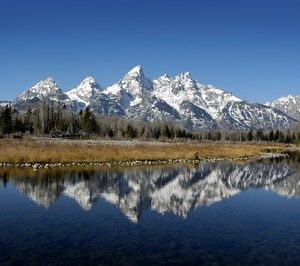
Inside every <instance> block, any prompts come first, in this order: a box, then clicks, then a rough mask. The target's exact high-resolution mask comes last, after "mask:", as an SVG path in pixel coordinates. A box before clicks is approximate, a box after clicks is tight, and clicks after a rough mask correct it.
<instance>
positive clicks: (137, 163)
mask: <svg viewBox="0 0 300 266" xmlns="http://www.w3.org/2000/svg"><path fill="white" fill-rule="evenodd" d="M287 157H289V155H288V154H287V153H262V154H259V155H255V156H243V157H235V158H209V159H208V158H204V157H203V158H198V159H193V160H190V159H169V160H135V161H108V162H70V163H59V162H58V163H39V162H35V163H7V162H2V163H0V168H2V169H5V168H25V169H30V168H32V169H33V170H34V171H37V170H39V169H49V168H65V167H115V166H122V167H130V166H149V165H167V164H178V163H192V164H198V163H200V162H220V161H247V160H260V159H275V158H287Z"/></svg>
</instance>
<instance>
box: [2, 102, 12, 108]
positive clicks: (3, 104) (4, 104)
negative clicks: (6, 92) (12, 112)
mask: <svg viewBox="0 0 300 266" xmlns="http://www.w3.org/2000/svg"><path fill="white" fill-rule="evenodd" d="M10 104H11V101H0V107H5V106H8V105H10Z"/></svg>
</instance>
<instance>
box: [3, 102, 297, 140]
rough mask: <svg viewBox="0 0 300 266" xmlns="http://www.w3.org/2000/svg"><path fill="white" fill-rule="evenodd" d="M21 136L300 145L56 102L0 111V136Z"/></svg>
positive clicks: (288, 136) (277, 133)
mask: <svg viewBox="0 0 300 266" xmlns="http://www.w3.org/2000/svg"><path fill="white" fill-rule="evenodd" d="M24 133H27V134H32V135H47V136H52V137H71V138H72V137H74V138H75V137H88V136H90V135H97V136H99V137H102V138H111V139H154V140H173V139H191V140H199V141H205V140H210V141H241V142H243V141H248V142H251V141H270V142H279V143H299V142H300V131H299V130H286V131H281V130H268V131H267V130H263V129H259V130H249V131H245V130H244V131H215V130H214V131H188V130H186V129H184V128H182V127H180V126H178V125H176V124H174V123H172V122H164V121H155V122H142V121H133V120H127V119H123V118H118V117H105V116H101V115H98V114H94V113H93V112H92V111H91V109H90V108H89V107H87V108H85V109H84V110H81V111H80V112H75V111H71V110H69V109H68V108H67V106H65V105H63V104H60V103H55V102H51V103H45V102H43V103H41V104H40V106H39V107H38V108H37V109H28V110H27V111H21V112H18V111H17V110H16V109H13V108H12V107H10V106H6V107H3V108H1V109H0V136H4V135H10V134H24Z"/></svg>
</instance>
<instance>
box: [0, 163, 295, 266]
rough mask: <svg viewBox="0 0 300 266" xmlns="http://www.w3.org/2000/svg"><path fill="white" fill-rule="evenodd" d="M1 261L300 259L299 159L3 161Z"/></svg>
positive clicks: (128, 262)
mask: <svg viewBox="0 0 300 266" xmlns="http://www.w3.org/2000/svg"><path fill="white" fill-rule="evenodd" d="M0 182H1V185H0V239H1V241H0V264H1V265H34V264H37V265H82V264H84V265H95V264H97V265H141V264H143V265H181V264H185V265H201V264H202V265H203V264H204V265H253V264H255V265H270V264H272V265H297V264H298V265H299V264H300V200H299V198H298V197H299V196H300V167H299V159H297V158H295V159H273V160H261V161H252V162H214V163H208V162H202V163H200V164H198V165H179V164H178V165H168V166H156V167H148V168H147V167H133V168H98V169H92V168H90V169H89V168H86V169H80V168H77V169H48V170H39V171H33V170H31V169H30V170H21V169H15V170H13V169H10V170H7V169H6V170H5V169H0Z"/></svg>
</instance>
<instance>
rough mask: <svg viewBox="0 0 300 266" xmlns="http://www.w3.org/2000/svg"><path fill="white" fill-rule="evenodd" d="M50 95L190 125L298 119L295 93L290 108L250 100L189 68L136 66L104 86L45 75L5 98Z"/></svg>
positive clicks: (30, 101)
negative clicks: (64, 86)
mask: <svg viewBox="0 0 300 266" xmlns="http://www.w3.org/2000/svg"><path fill="white" fill-rule="evenodd" d="M51 101H54V102H60V103H62V104H65V105H66V106H67V107H68V108H69V109H71V110H75V111H80V110H82V109H84V108H85V107H87V106H90V108H91V109H92V110H93V111H94V112H95V113H98V114H101V115H104V116H117V117H122V118H128V119H135V120H142V121H155V120H166V121H172V122H174V123H177V124H179V125H181V126H183V127H184V128H186V129H189V130H197V129H203V130H215V129H218V130H249V129H258V128H265V129H287V128H290V127H292V126H293V125H295V124H296V123H298V120H300V103H299V97H298V98H297V101H296V105H297V106H296V107H293V108H291V105H290V102H288V103H287V105H288V106H287V105H285V103H286V102H283V101H281V103H282V104H281V105H280V104H279V103H277V102H272V103H267V104H266V105H263V104H259V103H252V102H248V101H245V100H242V99H240V98H238V97H236V96H234V95H233V94H231V93H230V92H226V91H223V90H221V89H219V88H216V87H215V86H212V85H202V84H200V83H199V82H198V81H197V80H195V79H193V78H192V76H191V74H190V73H189V72H184V73H181V74H179V75H176V76H174V77H170V76H168V75H167V74H164V75H162V76H160V77H158V78H157V79H154V80H150V79H149V78H147V77H146V76H145V74H144V71H143V69H142V67H141V66H136V67H134V68H133V69H131V70H130V71H129V72H128V73H127V74H125V75H124V76H123V77H122V78H121V79H120V80H119V81H118V82H116V83H115V84H113V85H112V86H109V87H107V88H104V87H102V86H100V85H99V84H98V83H97V81H96V80H95V79H94V78H93V77H86V78H85V79H84V80H83V81H82V82H81V83H80V84H79V85H78V86H77V87H76V88H73V89H71V90H70V91H67V92H63V91H62V90H61V88H60V87H59V85H58V84H57V83H56V82H55V80H54V79H53V78H48V79H46V80H42V81H40V82H38V83H37V84H36V85H34V86H33V87H31V88H29V89H27V90H26V91H24V92H23V93H21V94H20V95H19V96H18V97H17V98H16V99H15V100H13V101H12V102H11V103H10V104H11V105H12V106H13V107H15V108H16V109H17V110H20V111H21V110H27V109H28V108H36V107H37V106H38V105H39V104H40V103H41V102H46V103H50V102H51Z"/></svg>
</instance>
